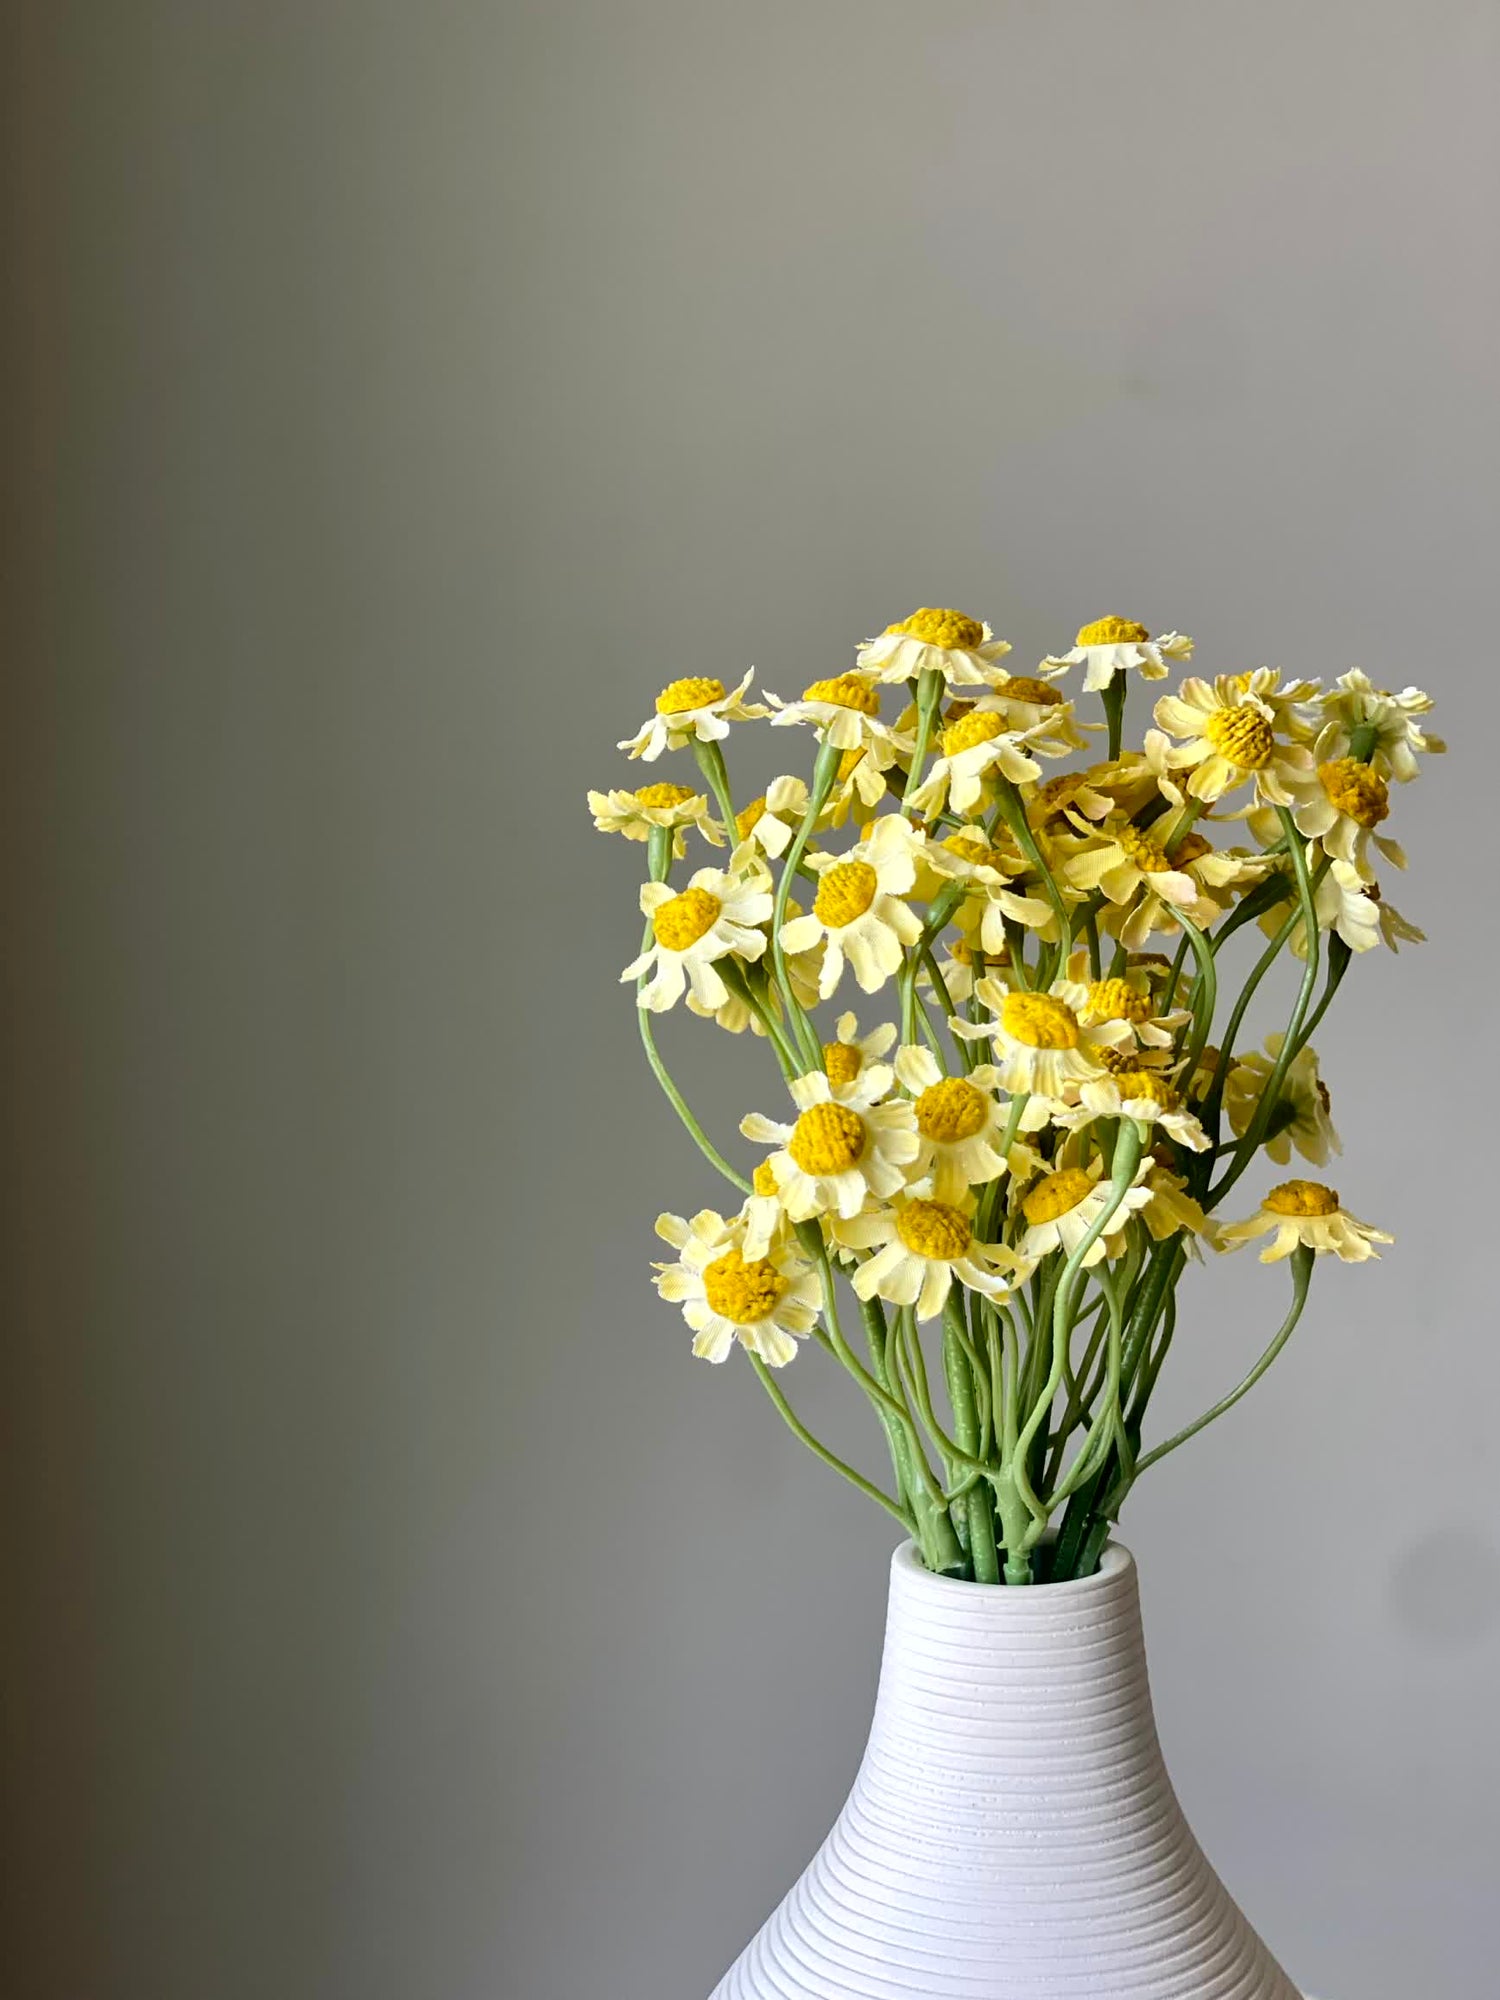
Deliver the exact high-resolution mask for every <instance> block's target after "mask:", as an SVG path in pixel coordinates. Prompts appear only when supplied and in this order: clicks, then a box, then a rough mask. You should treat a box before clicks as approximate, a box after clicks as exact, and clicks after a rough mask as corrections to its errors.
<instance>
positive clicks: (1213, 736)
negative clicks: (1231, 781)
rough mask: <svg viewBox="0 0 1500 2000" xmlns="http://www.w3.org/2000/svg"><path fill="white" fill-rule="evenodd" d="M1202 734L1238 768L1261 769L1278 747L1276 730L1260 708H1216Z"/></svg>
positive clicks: (1224, 757)
mask: <svg viewBox="0 0 1500 2000" xmlns="http://www.w3.org/2000/svg"><path fill="white" fill-rule="evenodd" d="M1203 734H1204V735H1205V736H1206V737H1207V738H1208V740H1209V742H1210V743H1211V744H1212V745H1213V747H1214V748H1215V750H1217V751H1218V753H1219V755H1220V756H1221V757H1222V758H1223V759H1224V761H1225V763H1226V764H1232V765H1233V766H1234V768H1235V769H1236V770H1237V771H1258V770H1259V769H1260V768H1261V766H1262V765H1263V764H1264V763H1265V762H1266V760H1267V758H1268V757H1269V756H1270V754H1271V752H1272V750H1273V749H1274V748H1275V747H1276V735H1275V731H1274V730H1273V729H1272V728H1271V724H1270V721H1269V719H1268V718H1267V717H1266V716H1264V715H1262V714H1261V712H1260V710H1259V709H1258V708H1249V707H1239V708H1216V709H1215V710H1214V712H1213V714H1212V715H1211V716H1209V718H1208V720H1207V721H1206V722H1205V723H1204V725H1203Z"/></svg>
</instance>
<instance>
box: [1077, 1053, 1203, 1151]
mask: <svg viewBox="0 0 1500 2000" xmlns="http://www.w3.org/2000/svg"><path fill="white" fill-rule="evenodd" d="M1052 1115H1053V1118H1054V1120H1055V1122H1056V1123H1057V1124H1059V1125H1062V1126H1064V1127H1065V1128H1066V1129H1067V1130H1068V1131H1070V1132H1076V1131H1079V1130H1080V1129H1081V1128H1082V1127H1083V1126H1085V1125H1089V1124H1092V1122H1093V1121H1094V1119H1096V1118H1133V1119H1134V1120H1135V1121H1136V1123H1137V1124H1138V1125H1149V1126H1153V1127H1159V1128H1160V1129H1161V1130H1162V1131H1163V1132H1165V1133H1166V1134H1167V1136H1168V1138H1170V1139H1175V1140H1176V1141H1177V1144H1178V1145H1179V1146H1186V1147H1188V1148H1189V1150H1190V1151H1192V1152H1194V1153H1202V1152H1206V1151H1207V1149H1208V1134H1207V1133H1206V1132H1205V1131H1204V1129H1203V1127H1202V1126H1201V1125H1200V1124H1199V1123H1198V1121H1197V1119H1196V1118H1195V1117H1194V1116H1193V1114H1192V1112H1191V1111H1189V1110H1187V1108H1186V1107H1185V1106H1184V1104H1183V1102H1182V1099H1181V1097H1180V1096H1179V1095H1178V1092H1177V1090H1176V1089H1175V1088H1174V1086H1173V1085H1172V1083H1171V1082H1170V1081H1169V1079H1168V1078H1167V1077H1165V1076H1164V1075H1163V1074H1162V1072H1161V1071H1160V1070H1159V1069H1148V1068H1146V1067H1145V1066H1144V1065H1141V1066H1139V1067H1136V1068H1132V1069H1117V1068H1114V1067H1111V1068H1109V1069H1107V1070H1106V1071H1105V1072H1104V1074H1103V1075H1102V1076H1093V1077H1090V1078H1089V1080H1088V1082H1087V1083H1083V1084H1080V1085H1079V1088H1078V1103H1077V1105H1076V1106H1074V1107H1072V1108H1070V1109H1066V1110H1061V1111H1054V1112H1053V1114H1052Z"/></svg>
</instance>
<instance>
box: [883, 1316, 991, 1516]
mask: <svg viewBox="0 0 1500 2000" xmlns="http://www.w3.org/2000/svg"><path fill="white" fill-rule="evenodd" d="M897 1310H898V1324H899V1326H900V1329H901V1351H902V1354H903V1355H904V1356H905V1359H906V1373H907V1376H908V1378H909V1380H910V1382H911V1387H912V1394H913V1396H914V1397H915V1398H916V1404H917V1415H918V1416H919V1417H920V1418H921V1419H922V1422H923V1424H924V1426H925V1427H926V1430H927V1433H928V1435H929V1436H930V1437H931V1439H932V1441H933V1443H934V1444H935V1445H936V1446H937V1448H938V1450H939V1452H940V1453H941V1454H942V1456H943V1459H944V1461H945V1465H946V1473H947V1478H948V1482H949V1484H950V1485H951V1484H952V1483H953V1480H954V1478H955V1476H956V1469H957V1467H959V1466H962V1467H963V1468H964V1470H965V1471H966V1472H989V1471H990V1470H991V1468H990V1467H989V1466H987V1465H986V1464H985V1463H984V1461H983V1459H980V1458H976V1457H975V1456H974V1454H973V1452H972V1451H966V1450H965V1449H964V1447H963V1446H962V1445H961V1444H960V1443H959V1441H958V1439H957V1438H953V1437H950V1436H949V1435H948V1433H947V1431H946V1430H944V1428H943V1426H942V1423H941V1421H940V1420H939V1417H938V1414H937V1411H936V1410H935V1409H934V1407H933V1402H932V1385H931V1383H930V1381H929V1380H928V1375H927V1356H926V1354H925V1353H924V1351H923V1348H922V1334H921V1329H920V1328H919V1327H918V1325H917V1316H916V1311H915V1308H913V1307H912V1306H901V1307H899V1308H898V1309H897Z"/></svg>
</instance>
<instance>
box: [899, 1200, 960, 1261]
mask: <svg viewBox="0 0 1500 2000" xmlns="http://www.w3.org/2000/svg"><path fill="white" fill-rule="evenodd" d="M896 1234H897V1235H898V1236H899V1237H900V1238H901V1241H902V1242H903V1243H904V1244H905V1245H906V1247H907V1249H908V1250H910V1251H911V1252H912V1253H913V1255H914V1256H917V1257H930V1258H933V1259H935V1260H937V1261H939V1262H943V1263H949V1262H951V1261H952V1259H953V1258H955V1257H962V1256H963V1254H964V1253H965V1251H966V1250H967V1249H968V1247H969V1245H970V1243H971V1242H972V1241H973V1231H972V1230H971V1229H970V1228H969V1219H968V1217H967V1216H966V1215H965V1214H964V1213H963V1211H962V1209H958V1208H950V1207H949V1206H948V1204H947V1202H945V1201H909V1202H908V1203H907V1204H906V1206H905V1208H903V1209H902V1211H901V1214H900V1216H899V1217H898V1219H897V1222H896Z"/></svg>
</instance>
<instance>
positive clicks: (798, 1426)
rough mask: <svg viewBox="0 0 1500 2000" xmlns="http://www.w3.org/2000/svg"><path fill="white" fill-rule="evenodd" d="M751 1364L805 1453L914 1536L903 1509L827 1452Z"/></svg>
mask: <svg viewBox="0 0 1500 2000" xmlns="http://www.w3.org/2000/svg"><path fill="white" fill-rule="evenodd" d="M750 1365H751V1367H752V1368H753V1369H754V1370H755V1372H756V1374H757V1375H758V1376H759V1377H760V1379H761V1384H762V1386H763V1387H764V1389H765V1392H766V1394H767V1395H768V1396H769V1397H770V1399H771V1401H772V1402H773V1403H774V1404H775V1405H776V1407H777V1409H778V1410H779V1411H780V1412H781V1414H782V1416H783V1418H784V1419H785V1420H786V1426H787V1429H788V1430H789V1431H790V1432H791V1433H792V1435H793V1437H797V1438H800V1439H801V1440H802V1442H803V1444H805V1445H806V1446H807V1448H808V1450H809V1451H810V1452H813V1453H814V1454H815V1455H816V1456H817V1457H818V1458H821V1459H822V1461H823V1463H824V1464H825V1465H831V1466H832V1467H833V1469H834V1471H835V1472H837V1473H841V1474H842V1475H843V1477H844V1478H845V1479H847V1480H848V1482H849V1484H850V1485H851V1486H852V1487H854V1489H855V1491H856V1492H859V1493H863V1494H864V1495H865V1496H866V1498H867V1499H870V1500H873V1501H875V1502H876V1503H877V1505H879V1506H881V1507H884V1509H885V1511H886V1512H887V1514H890V1515H891V1516H892V1517H893V1518H894V1519H895V1520H897V1521H899V1522H900V1523H901V1525H902V1527H903V1528H904V1529H905V1530H906V1532H907V1533H908V1534H912V1533H914V1532H915V1529H916V1523H915V1521H913V1519H912V1517H911V1515H910V1514H908V1513H907V1511H906V1509H905V1508H904V1507H902V1506H901V1505H899V1504H898V1503H897V1502H896V1501H894V1500H892V1498H891V1497H890V1495H889V1494H888V1493H882V1492H881V1490H880V1488H879V1487H878V1486H876V1485H874V1484H873V1483H872V1482H871V1481H870V1480H868V1479H866V1478H865V1476H864V1474H863V1473H861V1472H856V1471H855V1470H854V1467H853V1466H852V1465H846V1464H845V1463H844V1461H843V1459H841V1458H839V1457H837V1456H836V1454H835V1453H833V1452H831V1451H830V1450H829V1449H828V1447H827V1445H825V1444H821V1443H820V1442H819V1441H818V1439H817V1438H815V1437H814V1436H813V1434H812V1432H811V1431H810V1430H809V1429H808V1428H807V1426H806V1424H804V1423H803V1422H802V1421H801V1419H800V1418H799V1417H798V1416H797V1415H796V1413H795V1411H794V1410H793V1409H792V1406H791V1404H790V1403H789V1402H788V1401H787V1399H786V1397H785V1396H784V1395H783V1394H782V1392H781V1384H780V1383H779V1382H778V1381H777V1380H776V1377H775V1376H774V1375H773V1374H772V1372H771V1370H770V1369H769V1368H768V1367H767V1366H766V1364H765V1362H764V1361H762V1360H761V1358H760V1356H759V1355H758V1354H752V1355H751V1356H750Z"/></svg>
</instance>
